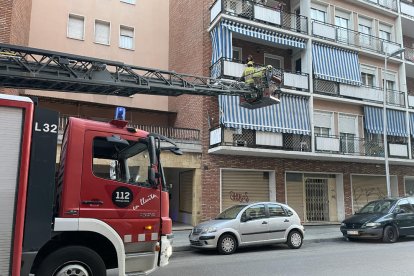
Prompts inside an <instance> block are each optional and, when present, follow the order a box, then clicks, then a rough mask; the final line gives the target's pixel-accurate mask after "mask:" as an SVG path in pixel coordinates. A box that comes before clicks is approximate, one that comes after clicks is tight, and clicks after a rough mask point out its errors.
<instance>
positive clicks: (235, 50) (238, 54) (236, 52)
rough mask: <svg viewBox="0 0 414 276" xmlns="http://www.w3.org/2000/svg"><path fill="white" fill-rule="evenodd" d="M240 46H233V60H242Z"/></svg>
mask: <svg viewBox="0 0 414 276" xmlns="http://www.w3.org/2000/svg"><path fill="white" fill-rule="evenodd" d="M242 56H243V55H242V48H240V47H233V60H236V61H241V60H242Z"/></svg>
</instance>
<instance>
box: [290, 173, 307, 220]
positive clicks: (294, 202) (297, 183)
mask: <svg viewBox="0 0 414 276" xmlns="http://www.w3.org/2000/svg"><path fill="white" fill-rule="evenodd" d="M303 193H304V191H303V175H302V174H301V173H287V174H286V194H287V204H288V205H289V206H290V207H291V208H293V210H295V211H296V213H298V216H299V217H300V219H301V220H305V216H304V195H303Z"/></svg>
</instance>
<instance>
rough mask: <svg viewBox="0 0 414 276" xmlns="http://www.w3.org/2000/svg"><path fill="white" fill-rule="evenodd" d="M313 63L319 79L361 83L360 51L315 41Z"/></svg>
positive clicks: (354, 83) (314, 71)
mask: <svg viewBox="0 0 414 276" xmlns="http://www.w3.org/2000/svg"><path fill="white" fill-rule="evenodd" d="M312 63H313V73H314V74H315V77H317V78H319V79H323V80H329V81H335V82H341V83H346V84H351V85H361V69H360V65H359V58H358V52H355V51H350V50H345V49H341V48H337V47H332V46H328V45H324V44H319V43H313V44H312Z"/></svg>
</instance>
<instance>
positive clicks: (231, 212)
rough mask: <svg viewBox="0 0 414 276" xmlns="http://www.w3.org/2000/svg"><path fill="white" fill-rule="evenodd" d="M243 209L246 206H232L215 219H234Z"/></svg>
mask: <svg viewBox="0 0 414 276" xmlns="http://www.w3.org/2000/svg"><path fill="white" fill-rule="evenodd" d="M244 207H246V205H234V206H232V207H230V208H228V209H226V210H224V211H223V212H221V213H220V214H219V215H218V216H217V217H216V219H235V218H236V217H237V215H238V214H239V212H240V211H241V209H243V208H244Z"/></svg>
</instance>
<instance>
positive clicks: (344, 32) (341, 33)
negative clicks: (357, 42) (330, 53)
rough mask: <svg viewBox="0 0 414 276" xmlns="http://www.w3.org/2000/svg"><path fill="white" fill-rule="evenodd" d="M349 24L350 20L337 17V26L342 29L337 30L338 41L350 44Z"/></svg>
mask: <svg viewBox="0 0 414 276" xmlns="http://www.w3.org/2000/svg"><path fill="white" fill-rule="evenodd" d="M348 24H349V20H348V19H347V18H343V17H340V16H336V17H335V25H336V26H338V27H340V28H337V30H336V31H337V33H338V40H339V41H342V42H346V43H348Z"/></svg>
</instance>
